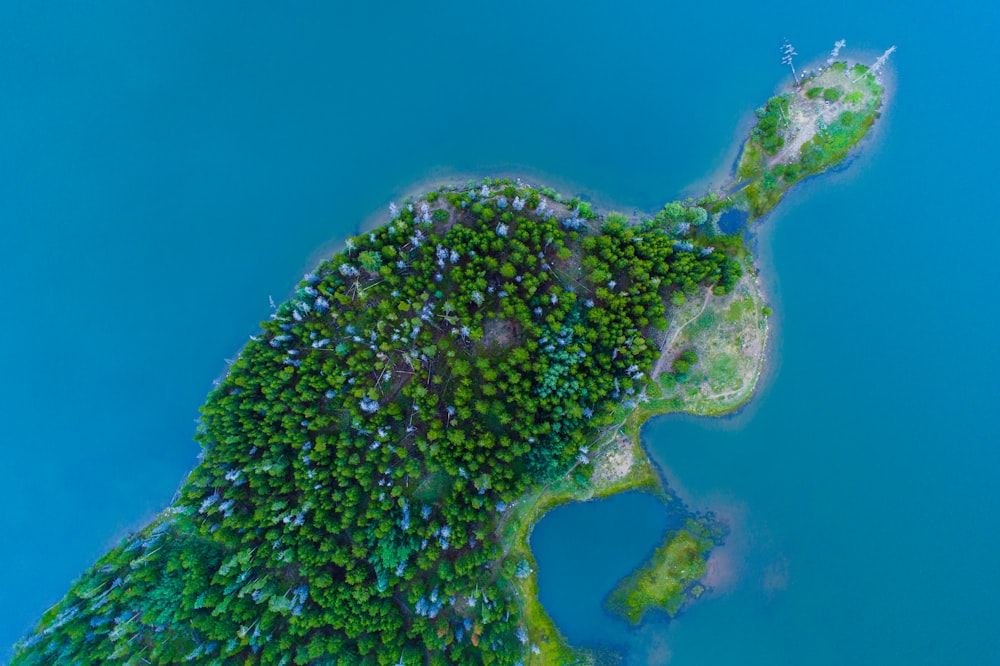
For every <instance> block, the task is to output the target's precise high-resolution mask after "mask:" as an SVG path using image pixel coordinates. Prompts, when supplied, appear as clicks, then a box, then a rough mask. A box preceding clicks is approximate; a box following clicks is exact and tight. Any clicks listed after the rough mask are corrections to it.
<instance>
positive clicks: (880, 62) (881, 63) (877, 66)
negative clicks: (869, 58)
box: [854, 45, 896, 81]
mask: <svg viewBox="0 0 1000 666" xmlns="http://www.w3.org/2000/svg"><path fill="white" fill-rule="evenodd" d="M895 52H896V46H895V45H893V46H890V47H889V48H888V49H886V51H885V53H883V54H882V55H880V56H879V57H878V58H877V59H876V60H875V62H874V63H872V66H871V67H870V68H869V69H868V71H867V72H865V74H868V73H871V74H874V75H876V76H877V75H878V73H879V72H880V71H882V68H883V67H885V63H886V62H888V61H889V56H891V55H892V54H893V53H895ZM865 74H862V75H861V76H859V77H858V78H856V79H854V80H855V81H860V80H861V78H862V77H863V76H864V75H865Z"/></svg>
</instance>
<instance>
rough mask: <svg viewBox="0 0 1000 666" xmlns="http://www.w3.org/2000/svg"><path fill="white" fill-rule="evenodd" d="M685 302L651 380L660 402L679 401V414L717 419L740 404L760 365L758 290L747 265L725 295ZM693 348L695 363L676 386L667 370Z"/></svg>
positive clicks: (763, 334)
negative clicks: (656, 386) (657, 385)
mask: <svg viewBox="0 0 1000 666" xmlns="http://www.w3.org/2000/svg"><path fill="white" fill-rule="evenodd" d="M703 299H704V300H701V299H691V300H690V301H688V302H687V303H685V304H684V305H683V306H681V307H680V308H679V309H678V311H677V312H676V313H675V315H674V321H675V322H680V323H678V324H677V326H676V328H675V327H674V326H671V328H670V329H668V331H667V335H666V337H665V340H664V346H663V348H662V353H661V355H660V360H659V361H658V362H657V365H656V367H655V369H654V374H653V378H654V380H658V381H659V382H660V386H661V387H662V389H663V391H662V396H661V399H666V400H671V399H679V400H680V401H681V407H680V410H681V411H685V412H689V413H691V414H717V413H720V412H725V411H729V410H731V409H734V408H736V407H738V406H739V405H741V404H742V403H744V402H746V400H747V399H748V398H749V397H750V394H751V393H752V392H753V389H754V387H755V386H756V384H757V379H758V378H759V377H760V374H761V371H762V369H763V366H764V351H765V348H766V342H767V332H768V327H767V318H766V317H765V316H764V313H763V308H764V301H763V298H762V296H761V291H760V286H759V285H758V283H757V280H756V277H755V276H754V274H753V272H752V270H751V268H750V266H747V267H745V271H744V275H743V277H742V278H740V280H739V282H737V283H736V285H735V287H734V288H733V290H732V291H731V292H730V293H728V294H726V295H725V296H712V295H711V292H708V294H706V295H704V296H703ZM687 349H694V350H695V352H697V354H698V362H697V363H696V364H695V365H694V366H693V367H692V368H691V370H690V372H688V374H687V377H686V378H685V379H683V380H681V381H678V380H677V379H675V377H674V376H673V375H672V374H671V373H670V367H671V365H672V364H673V362H674V360H675V359H676V358H677V357H678V355H680V353H681V352H682V351H685V350H687Z"/></svg>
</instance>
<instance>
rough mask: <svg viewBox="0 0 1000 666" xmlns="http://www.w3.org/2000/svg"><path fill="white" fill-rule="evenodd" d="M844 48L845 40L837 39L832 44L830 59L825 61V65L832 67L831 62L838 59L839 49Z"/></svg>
mask: <svg viewBox="0 0 1000 666" xmlns="http://www.w3.org/2000/svg"><path fill="white" fill-rule="evenodd" d="M845 46H847V40H846V39H838V40H837V41H836V42H834V43H833V50H832V51H830V57H829V58H827V59H826V64H828V65H832V64H833V61H834V60H836V59H837V58H838V57H840V49H842V48H844V47H845Z"/></svg>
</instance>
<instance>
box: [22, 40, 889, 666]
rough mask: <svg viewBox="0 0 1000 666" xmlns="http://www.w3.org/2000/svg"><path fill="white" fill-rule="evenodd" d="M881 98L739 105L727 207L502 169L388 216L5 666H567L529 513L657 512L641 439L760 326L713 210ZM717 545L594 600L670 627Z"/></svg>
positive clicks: (774, 185) (848, 89)
mask: <svg viewBox="0 0 1000 666" xmlns="http://www.w3.org/2000/svg"><path fill="white" fill-rule="evenodd" d="M839 46H840V44H839V43H838V49H837V50H839ZM791 55H794V53H793V52H792V51H791V49H790V48H789V49H787V50H786V57H788V58H789V63H788V64H789V65H791V61H790V58H791ZM834 55H836V51H835V53H834ZM875 69H877V67H873V70H875ZM793 73H794V67H793ZM795 76H796V78H797V77H798V74H797V73H795ZM852 77H853V78H852ZM881 93H882V90H881V87H880V86H879V85H878V83H877V82H876V80H875V78H874V76H873V74H872V72H871V71H869V70H868V69H866V68H864V67H861V66H856V67H854V68H848V67H847V65H842V64H840V63H834V64H833V66H831V67H830V68H829V69H827V70H826V71H824V72H822V73H821V74H818V75H807V76H806V77H804V79H803V80H802V82H801V85H800V86H799V87H798V88H797V89H796V90H793V91H792V92H789V93H788V94H785V95H780V96H778V97H775V98H773V99H771V100H769V101H768V103H767V104H766V105H765V106H764V107H763V109H761V110H760V112H759V113H758V116H759V122H758V125H757V127H756V128H755V129H754V132H753V135H752V136H751V137H750V139H749V140H748V142H747V144H746V146H745V148H744V152H743V156H742V159H741V161H740V163H739V165H738V170H737V174H736V176H737V179H738V182H737V183H736V185H734V186H733V187H731V188H729V189H728V191H727V192H728V193H725V194H721V193H720V194H709V195H708V196H706V197H704V198H703V199H701V200H699V201H697V202H694V201H687V202H684V203H681V202H673V203H670V204H667V205H666V206H665V207H664V208H663V209H662V210H661V211H659V212H658V213H657V214H656V215H655V216H653V217H652V218H651V219H644V220H641V221H640V222H638V223H630V222H629V221H628V220H627V218H625V217H624V216H622V215H618V214H615V213H611V214H608V215H607V216H606V217H600V216H598V215H597V214H596V213H595V212H594V211H593V210H592V209H591V207H590V205H589V204H587V203H585V202H581V201H579V200H576V199H571V200H568V201H564V200H563V199H562V198H561V197H559V196H558V194H556V193H555V191H553V190H550V189H545V188H542V189H537V188H532V187H529V186H526V185H524V184H522V183H520V182H519V181H518V182H511V181H509V180H486V181H483V182H482V183H478V184H472V183H470V184H469V185H468V186H466V187H442V188H440V189H438V190H437V191H433V192H429V193H427V194H424V195H422V196H420V197H418V198H416V199H414V200H409V201H407V202H406V204H405V205H404V206H402V207H396V206H395V205H391V206H390V211H389V212H390V215H389V218H390V219H389V221H388V223H386V224H384V225H382V226H380V227H378V228H376V229H373V230H372V231H370V232H367V233H365V234H362V235H360V236H358V237H355V238H353V239H350V240H349V241H348V242H347V245H346V248H345V249H344V251H343V252H341V253H339V254H337V255H335V256H333V257H331V258H330V259H329V260H327V261H325V262H323V263H322V264H321V265H320V266H319V267H318V268H317V269H316V270H315V271H314V272H312V273H310V274H309V275H306V276H305V277H304V279H303V280H302V282H301V283H299V285H298V286H297V288H296V290H295V293H294V295H293V296H292V297H291V298H290V299H289V300H288V301H287V302H285V303H282V304H281V305H280V306H277V307H275V308H274V312H273V313H272V315H271V318H270V319H269V320H268V321H265V322H263V323H262V324H261V331H260V332H259V333H258V334H257V335H254V336H252V337H251V341H250V342H249V343H248V344H247V345H246V347H245V348H244V349H243V351H242V352H241V354H240V355H239V357H238V359H237V360H236V361H235V362H234V363H233V364H232V365H231V367H230V368H229V371H228V373H227V375H226V377H225V378H224V379H223V380H222V381H221V382H220V383H219V385H218V386H217V387H216V388H215V390H213V391H212V393H211V394H210V395H209V396H208V399H207V402H206V404H205V405H204V407H203V408H202V418H201V422H200V424H199V427H198V431H197V434H196V439H197V440H198V441H199V443H200V444H201V446H202V461H201V464H200V465H199V466H198V467H197V468H196V469H195V470H194V471H193V472H192V474H191V475H190V477H189V478H188V479H187V481H186V482H185V484H184V485H183V486H182V488H181V489H180V491H179V492H178V495H177V497H176V499H175V501H174V502H173V504H172V505H171V506H170V507H168V508H167V509H166V510H165V511H164V512H163V513H162V514H161V515H160V516H158V517H157V518H156V519H155V520H154V521H153V522H152V523H151V524H150V525H148V526H147V527H146V528H144V529H142V530H141V531H139V532H137V533H135V534H132V535H130V536H129V537H127V538H126V539H124V540H123V541H122V542H121V543H120V544H119V545H118V546H117V547H116V548H114V549H113V550H111V551H110V552H109V553H107V554H106V555H105V556H103V557H102V558H101V559H100V560H99V561H98V562H97V563H96V564H95V565H94V566H93V567H92V568H91V569H89V570H88V571H86V572H85V573H84V575H83V576H82V577H81V578H80V580H78V581H77V582H76V583H75V584H74V585H73V587H72V589H71V590H70V591H69V593H68V594H67V596H66V597H65V598H64V599H63V600H62V601H60V602H59V603H58V604H56V605H55V606H53V607H52V608H51V609H50V610H49V611H47V612H46V613H45V615H44V616H43V617H42V619H41V622H40V624H39V626H38V627H37V628H36V630H35V631H34V632H33V633H32V634H31V635H30V636H28V637H26V638H25V639H24V640H22V641H21V643H19V645H18V646H17V648H16V653H15V656H14V659H13V662H12V663H13V664H17V665H26V664H53V663H57V664H58V663H128V664H133V663H134V664H138V663H155V664H166V663H199V664H237V663H266V664H338V665H362V664H364V665H373V666H374V665H384V666H415V665H417V664H420V665H435V664H448V663H456V664H497V665H510V666H513V665H514V664H563V663H578V662H579V661H580V659H581V657H583V656H584V655H583V654H582V653H580V652H577V651H575V650H573V649H571V648H570V647H569V646H568V645H567V644H566V642H565V640H564V639H563V638H562V636H561V635H560V634H559V631H558V629H557V628H556V626H555V624H554V623H553V622H552V620H551V619H550V618H549V617H548V615H547V614H546V613H545V611H544V609H543V608H542V607H541V605H540V604H539V602H538V599H537V577H536V575H535V561H534V558H533V557H532V555H531V551H530V548H529V546H528V539H529V537H530V533H531V530H532V528H533V526H534V524H535V523H536V522H537V520H538V518H539V517H540V515H542V514H544V513H545V511H547V510H548V509H550V508H552V507H554V506H556V505H558V504H560V503H563V502H567V501H572V500H582V499H589V498H591V497H600V496H605V495H609V494H612V493H615V492H619V491H621V490H624V489H627V488H638V487H642V488H647V489H650V490H652V491H653V492H657V493H659V494H660V495H661V496H662V497H664V498H665V499H666V498H668V495H667V494H666V493H665V492H664V489H663V487H662V482H661V480H660V479H659V477H658V475H657V474H656V472H655V470H654V469H653V467H652V464H651V463H650V461H649V460H648V458H646V456H645V453H644V451H643V449H642V446H641V444H640V441H639V427H640V425H641V424H642V422H643V421H644V420H646V419H647V418H649V417H650V416H651V415H654V414H659V413H665V412H669V411H676V410H684V411H690V412H692V413H698V414H709V413H720V412H722V411H726V410H730V409H733V408H735V407H737V406H738V405H739V404H742V402H744V401H745V400H746V399H747V398H748V397H749V395H750V393H751V391H752V390H753V387H754V385H755V383H756V381H757V377H758V376H759V374H760V368H761V366H762V363H763V349H764V340H765V338H766V333H767V324H766V315H768V314H769V313H770V310H769V309H768V308H767V307H766V306H765V305H764V302H763V299H762V298H761V295H760V293H759V289H758V287H757V285H756V282H755V280H754V278H753V273H754V269H753V265H752V259H751V258H750V257H749V255H748V253H747V252H746V250H745V249H744V247H743V238H742V236H741V235H738V234H731V235H726V234H722V233H721V232H720V231H719V217H720V215H722V214H723V213H725V212H726V211H728V210H731V209H733V208H738V209H742V210H744V211H747V212H748V213H749V214H750V216H751V217H757V216H760V215H763V214H764V213H766V212H767V211H768V210H770V208H771V207H773V206H774V205H775V204H776V203H777V201H778V200H779V199H780V197H781V195H782V194H783V192H784V191H785V190H787V188H788V187H790V186H791V185H792V184H793V183H794V182H796V181H798V180H800V179H801V178H802V177H805V176H806V175H809V174H811V173H818V172H820V171H822V170H825V169H827V168H829V167H830V166H832V165H833V164H835V163H837V162H838V161H839V160H840V159H842V158H843V157H844V155H846V153H847V151H848V150H849V149H850V148H851V147H852V146H853V145H855V144H856V143H857V141H858V140H859V139H860V138H861V136H863V135H864V134H865V132H866V131H867V129H868V127H869V126H870V125H871V123H872V122H873V121H874V119H875V118H876V117H877V115H878V107H879V103H880V100H881ZM815 105H821V106H819V107H817V106H815ZM803 117H809V118H815V123H814V125H815V127H814V131H811V132H807V131H805V130H803V127H804V126H803V125H802V120H801V119H802V118H803ZM722 536H723V535H722V533H721V532H720V531H719V529H718V526H717V525H716V523H715V522H714V520H713V519H712V518H711V517H710V516H703V517H700V518H699V519H692V520H689V521H688V522H687V524H686V525H685V527H683V528H682V529H680V530H678V531H676V532H673V533H671V534H668V535H667V538H666V540H665V541H664V543H663V545H662V546H661V547H660V548H659V549H657V550H656V552H655V553H654V555H653V558H652V559H651V560H650V562H648V563H647V564H646V565H644V566H642V567H641V568H640V569H638V570H637V571H636V572H634V573H633V574H632V575H631V576H629V577H628V578H626V579H625V580H624V581H622V583H621V584H620V585H619V587H618V588H617V589H616V590H615V592H613V593H612V595H611V597H609V600H608V604H609V607H610V608H612V609H613V610H615V611H616V612H618V613H620V614H622V615H623V616H625V617H626V618H628V619H629V620H630V621H632V622H638V621H640V620H641V618H642V616H643V614H644V613H645V612H647V611H648V610H650V609H652V608H660V609H662V610H665V611H666V612H667V613H668V614H670V615H671V616H673V615H674V614H676V613H677V612H678V611H679V610H680V609H681V608H682V606H683V605H684V604H685V603H686V602H687V601H689V600H690V599H693V598H695V597H697V596H699V595H700V593H701V592H702V591H703V590H704V588H703V587H702V586H701V584H700V583H699V580H700V579H701V578H702V577H703V576H704V573H705V566H706V558H707V556H708V553H709V551H710V550H711V548H712V547H713V546H714V545H717V544H718V543H720V541H721V539H722Z"/></svg>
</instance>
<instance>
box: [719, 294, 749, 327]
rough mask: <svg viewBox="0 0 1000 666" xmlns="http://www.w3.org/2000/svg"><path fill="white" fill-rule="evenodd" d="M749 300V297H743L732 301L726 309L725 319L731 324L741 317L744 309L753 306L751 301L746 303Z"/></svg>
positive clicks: (744, 311)
mask: <svg viewBox="0 0 1000 666" xmlns="http://www.w3.org/2000/svg"><path fill="white" fill-rule="evenodd" d="M749 300H750V299H749V298H744V299H741V300H738V301H733V302H732V304H731V305H730V306H729V308H728V309H727V310H726V315H725V317H726V321H727V322H729V323H730V324H732V323H735V322H737V321H739V320H740V319H742V318H743V315H744V314H745V313H746V311H747V310H748V309H749V308H752V307H753V302H752V301H751V302H749V303H748V301H749Z"/></svg>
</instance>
